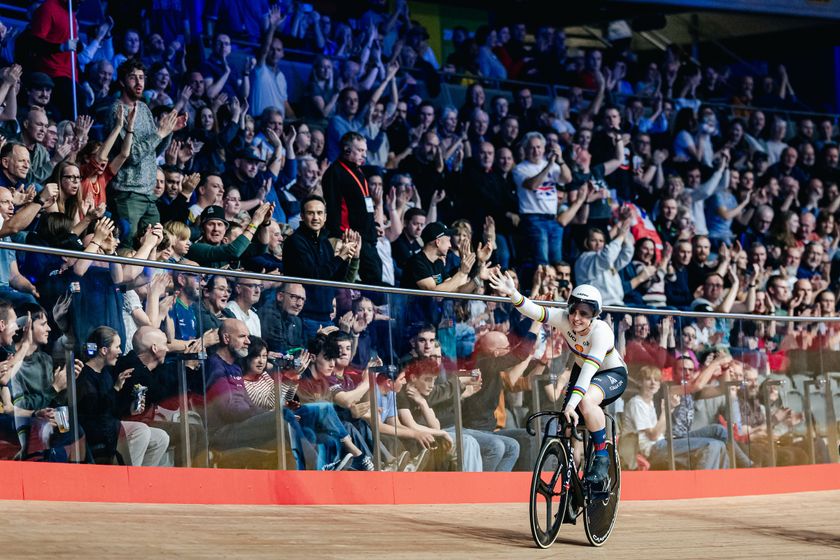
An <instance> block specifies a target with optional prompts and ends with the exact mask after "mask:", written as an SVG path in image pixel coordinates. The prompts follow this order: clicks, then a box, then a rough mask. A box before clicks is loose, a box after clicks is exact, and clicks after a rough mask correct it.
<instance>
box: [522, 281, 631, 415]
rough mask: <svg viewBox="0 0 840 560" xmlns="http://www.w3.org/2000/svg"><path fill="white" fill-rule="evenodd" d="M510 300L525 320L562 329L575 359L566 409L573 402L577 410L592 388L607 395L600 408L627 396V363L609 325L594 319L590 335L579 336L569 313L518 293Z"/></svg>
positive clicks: (567, 392) (567, 391) (565, 404)
mask: <svg viewBox="0 0 840 560" xmlns="http://www.w3.org/2000/svg"><path fill="white" fill-rule="evenodd" d="M511 301H512V302H513V304H514V305H515V306H516V308H517V309H518V310H519V312H520V313H522V314H523V315H525V316H526V317H530V318H531V319H534V320H535V321H539V322H540V323H548V324H549V325H551V326H552V327H555V328H557V329H560V332H562V333H563V338H564V339H565V340H566V344H567V345H568V346H569V350H571V352H572V354H573V355H574V357H575V365H574V367H573V368H572V375H571V378H570V379H569V387H568V389H567V390H566V402H565V403H564V405H563V406H564V408H565V407H566V406H567V405H568V404H570V403H572V404H573V405H574V407H575V408H576V407H577V406H578V404H580V401H581V400H582V399H583V397H584V396H585V395H586V393H587V391H589V389H590V388H591V386H592V385H594V386H596V387H598V389H599V390H600V391H601V392H602V393H603V394H604V400H603V401H601V406H605V405H607V404H610V403H611V402H613V401H615V400H616V399H618V397H620V396H621V394H622V393H624V390H625V389H626V388H627V364H625V363H624V359H622V357H621V356H620V355H619V353H618V350H616V349H615V335H614V334H613V332H612V329H611V328H610V326H609V325H608V324H607V323H605V322H604V321H601V320H600V319H593V320H592V324H591V326H590V328H589V332H588V333H587V334H585V335H579V334H576V333H574V332H572V327H571V324H570V323H569V314H568V312H567V311H565V310H563V309H557V308H550V307H543V306H541V305H537V304H536V303H534V302H532V301H531V300H529V299H527V298H525V297H524V296H522V294H520V293H518V292H514V293H513V295H512V296H511Z"/></svg>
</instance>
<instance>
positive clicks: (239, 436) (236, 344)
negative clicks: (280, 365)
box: [205, 319, 277, 449]
mask: <svg viewBox="0 0 840 560" xmlns="http://www.w3.org/2000/svg"><path fill="white" fill-rule="evenodd" d="M219 339H220V344H219V348H218V350H216V353H215V354H213V355H212V356H210V358H209V359H208V360H207V364H206V370H205V371H206V375H207V387H208V389H207V427H208V432H209V435H210V443H211V445H212V446H213V447H214V448H216V449H236V448H241V447H256V448H264V449H268V448H274V447H275V445H276V444H275V438H276V433H277V432H276V423H275V422H276V417H275V414H274V412H273V411H265V410H264V409H262V408H260V407H258V406H257V405H255V404H254V403H253V401H252V400H251V399H250V398H249V396H248V391H247V389H246V388H245V380H244V378H243V377H242V368H241V367H240V365H239V364H240V363H241V361H242V360H244V359H245V358H247V357H248V348H249V346H250V345H251V338H250V336H249V335H248V327H247V326H246V325H245V323H243V322H242V321H240V320H238V319H225V320H224V321H223V322H222V326H221V327H220V328H219Z"/></svg>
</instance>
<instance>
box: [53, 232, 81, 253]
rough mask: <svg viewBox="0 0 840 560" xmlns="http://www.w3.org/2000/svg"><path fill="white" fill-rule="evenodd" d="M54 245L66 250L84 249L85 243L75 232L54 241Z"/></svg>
mask: <svg viewBox="0 0 840 560" xmlns="http://www.w3.org/2000/svg"><path fill="white" fill-rule="evenodd" d="M53 247H55V248H56V249H64V250H66V251H84V250H85V245H84V243H82V240H81V239H79V236H78V235H76V234H75V233H68V234H66V235H63V236H61V237H60V238H59V239H56V240H55V241H53Z"/></svg>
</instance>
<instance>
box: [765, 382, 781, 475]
mask: <svg viewBox="0 0 840 560" xmlns="http://www.w3.org/2000/svg"><path fill="white" fill-rule="evenodd" d="M783 383H784V380H782V379H776V380H768V381H765V382H764V420H765V422H766V424H767V439H768V441H769V442H770V466H771V467H775V466H776V442H775V441H774V438H773V415H772V414H771V413H770V388H771V387H779V386H781V385H782V384H783Z"/></svg>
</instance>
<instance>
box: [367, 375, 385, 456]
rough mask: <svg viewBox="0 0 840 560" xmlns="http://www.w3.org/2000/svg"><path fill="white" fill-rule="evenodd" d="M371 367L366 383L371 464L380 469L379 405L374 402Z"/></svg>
mask: <svg viewBox="0 0 840 560" xmlns="http://www.w3.org/2000/svg"><path fill="white" fill-rule="evenodd" d="M371 369H372V368H368V383H369V387H370V389H368V401H369V402H370V427H371V429H372V430H373V466H374V467H376V470H378V471H381V470H382V457H381V456H380V452H381V450H380V446H381V443H382V440H381V436H380V434H379V407H378V406H377V404H378V403H377V402H376V391H377V390H378V389H377V385H376V372H373V371H370V370H371Z"/></svg>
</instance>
